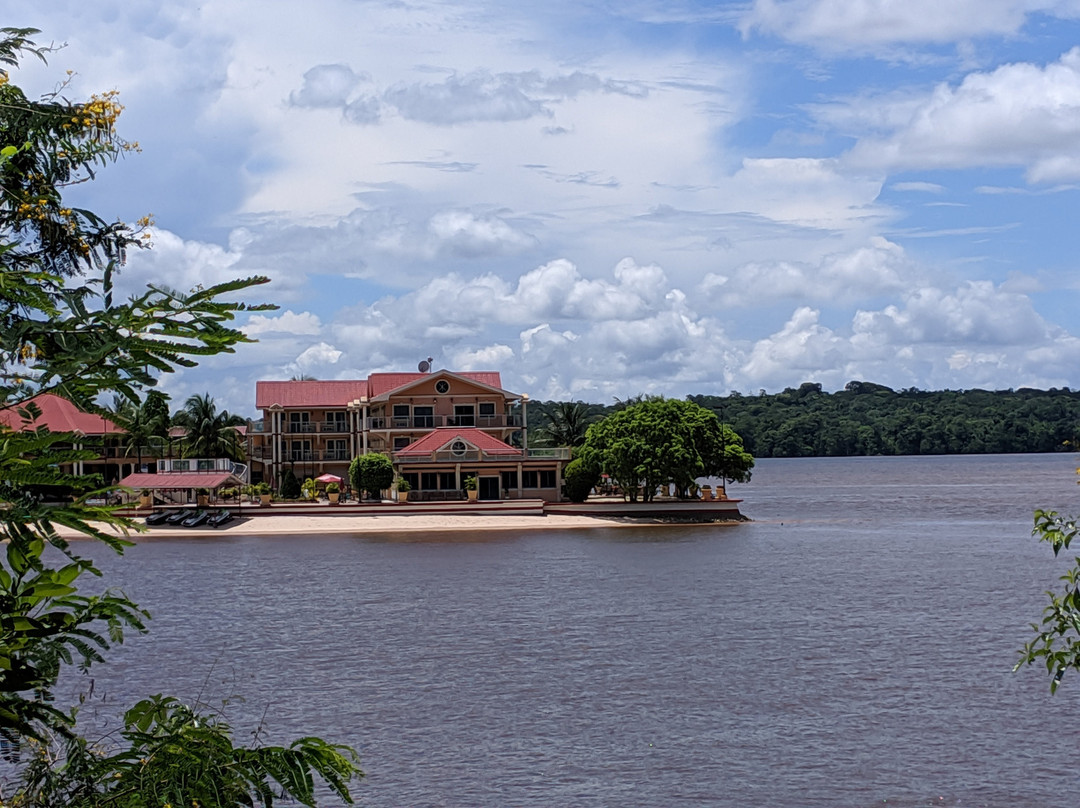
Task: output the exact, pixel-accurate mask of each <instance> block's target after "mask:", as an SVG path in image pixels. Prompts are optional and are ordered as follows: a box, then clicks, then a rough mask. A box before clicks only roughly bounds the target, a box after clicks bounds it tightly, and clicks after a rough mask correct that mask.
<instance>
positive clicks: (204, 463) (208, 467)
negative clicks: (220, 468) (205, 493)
mask: <svg viewBox="0 0 1080 808" xmlns="http://www.w3.org/2000/svg"><path fill="white" fill-rule="evenodd" d="M195 462H196V463H197V464H198V470H199V471H213V470H214V461H213V460H196V461H195Z"/></svg>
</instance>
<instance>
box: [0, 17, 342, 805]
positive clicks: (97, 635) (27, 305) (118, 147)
mask: <svg viewBox="0 0 1080 808" xmlns="http://www.w3.org/2000/svg"><path fill="white" fill-rule="evenodd" d="M35 33H36V31H34V30H32V29H10V28H8V29H0V62H2V63H5V64H7V65H8V66H10V67H12V68H15V67H17V66H18V62H19V58H20V56H21V55H24V54H26V53H30V54H36V55H38V56H44V53H45V52H44V51H43V50H42V49H39V48H36V47H35V46H34V44H33V42H32V41H31V39H30V38H31V37H32V36H33V35H34V34H35ZM119 112H120V106H119V104H118V103H117V102H116V100H115V98H113V97H112V96H111V95H109V96H105V97H99V98H92V99H90V100H89V101H86V102H71V101H68V100H65V99H63V98H62V97H60V95H59V94H55V95H53V96H50V97H47V98H45V99H43V100H40V101H31V100H29V99H28V98H26V96H25V94H24V93H23V92H22V91H21V90H20V89H19V88H18V87H16V86H15V85H14V84H13V83H12V82H11V81H10V79H9V76H8V74H3V76H2V77H0V180H2V182H0V323H2V328H0V409H3V410H7V411H9V412H15V413H17V414H18V417H19V419H20V420H21V422H22V428H21V429H9V428H7V427H2V428H0V542H2V543H3V547H4V552H3V554H2V557H0V737H3V738H4V739H5V740H6V741H8V742H9V748H8V757H9V758H11V757H14V760H13V765H14V766H15V775H16V776H15V777H14V778H10V777H9V778H5V783H4V785H3V786H2V787H3V789H4V793H0V804H4V805H9V806H27V807H28V808H29V806H34V807H35V808H52V807H53V806H56V807H57V808H59V806H72V805H75V806H86V807H87V808H88V807H89V806H91V805H93V806H99V805H106V804H108V805H116V806H124V807H125V808H127V807H128V806H130V808H135V807H136V806H139V808H142V807H143V806H147V805H160V804H162V803H159V802H157V801H156V795H159V794H160V795H174V794H175V795H178V798H177V799H176V800H175V804H177V805H180V804H184V805H191V804H192V800H193V799H196V800H197V799H200V798H203V795H207V796H206V799H205V801H204V802H203V804H204V805H206V806H208V808H209V806H210V805H221V806H224V805H230V806H231V805H235V806H240V805H247V806H253V805H264V806H269V805H270V804H271V803H272V802H273V800H274V798H275V796H276V795H277V794H278V793H283V794H285V795H288V796H289V797H291V798H294V799H296V800H299V801H300V802H302V803H304V804H307V805H311V804H314V802H315V789H314V784H315V783H316V782H319V781H320V780H321V781H323V782H325V783H327V784H329V786H330V787H331V789H332V790H334V791H335V792H336V793H337V795H338V797H339V798H340V799H341V800H342V801H346V802H349V801H351V797H350V796H349V794H348V790H347V786H348V783H349V781H350V780H351V779H352V777H354V776H358V775H359V774H360V772H359V769H358V768H357V765H356V759H355V753H353V752H352V751H351V750H348V749H344V748H341V747H336V746H333V745H330V744H326V743H325V742H323V741H319V740H317V739H305V740H303V741H298V742H297V743H296V744H293V745H291V746H289V747H272V746H270V747H262V746H260V747H256V748H244V747H238V746H236V745H234V743H233V742H232V739H231V737H230V735H229V733H228V728H227V727H224V726H223V725H220V724H217V723H215V721H214V719H213V718H212V717H210V716H207V715H201V714H199V712H197V711H196V710H194V709H192V708H188V707H183V706H182V705H179V704H178V703H176V702H175V701H173V700H170V699H165V698H163V697H155V698H153V699H151V700H149V701H148V702H142V703H140V705H136V707H134V708H132V711H129V713H128V724H127V729H126V730H125V732H124V733H123V735H122V737H121V738H119V739H117V740H116V741H115V742H113V743H112V744H110V745H106V746H101V745H98V744H94V745H91V744H89V743H87V742H86V740H85V739H84V738H82V737H81V736H80V735H79V732H78V725H77V723H76V710H75V709H74V708H71V709H64V708H63V705H61V704H58V703H57V701H56V693H55V688H56V684H57V681H58V679H59V677H60V675H61V674H62V672H63V671H64V670H65V669H66V668H69V667H71V666H75V667H77V668H78V669H79V670H81V671H84V672H85V671H87V670H89V669H90V668H91V667H92V666H93V665H94V664H96V663H98V662H100V661H102V659H103V655H104V654H105V653H106V652H107V651H108V649H109V648H110V647H111V646H112V645H113V644H115V643H118V642H122V641H123V639H124V633H125V630H128V631H131V630H134V631H137V632H138V631H142V630H143V629H144V624H145V620H146V618H147V615H146V613H145V612H143V611H142V610H140V609H139V608H138V607H137V606H136V604H134V603H133V602H131V601H130V600H129V599H128V598H127V597H125V596H124V595H123V594H122V593H118V592H113V591H106V593H104V594H102V595H96V596H87V595H84V594H82V593H81V592H80V591H79V587H80V585H81V583H82V580H81V579H82V577H83V576H86V575H87V574H90V575H95V576H99V575H100V574H101V573H100V572H99V571H98V570H97V569H96V568H95V566H94V564H93V562H91V561H90V560H89V559H86V558H83V557H81V556H80V555H79V554H78V553H77V549H78V546H77V545H75V544H69V543H68V542H67V541H65V540H64V539H63V538H62V537H61V536H60V534H59V532H58V528H59V527H66V528H69V529H72V530H74V531H76V532H78V533H80V534H82V535H84V536H88V537H92V538H96V539H98V540H101V541H103V542H105V543H107V544H108V545H109V546H110V547H112V548H113V549H114V550H116V551H117V552H122V551H123V549H124V548H125V547H126V546H129V542H128V541H127V540H126V539H125V538H124V536H125V535H126V534H127V533H128V532H130V531H132V530H135V529H137V528H136V525H135V524H134V523H133V522H132V521H131V520H129V519H127V518H125V517H122V516H119V515H117V514H116V513H115V512H114V511H113V510H112V509H110V508H107V507H99V506H95V505H91V504H90V501H91V498H93V497H95V495H100V493H101V492H100V491H98V490H97V487H98V482H97V480H96V479H95V478H93V477H87V476H79V475H69V474H64V473H62V472H61V471H60V470H59V469H60V467H61V465H63V464H70V463H74V462H75V461H77V460H90V459H92V456H91V455H90V454H89V453H87V452H82V451H76V450H73V449H71V448H70V447H71V446H72V445H73V438H74V436H72V435H70V434H65V433H51V432H49V431H48V430H47V429H45V428H44V427H41V426H39V425H38V423H37V420H38V419H39V418H40V415H41V412H40V410H38V409H37V408H36V407H35V406H34V404H33V402H31V401H29V399H30V398H32V397H33V396H34V395H35V394H38V393H41V392H45V391H49V392H53V393H56V394H58V395H62V396H64V397H65V398H67V399H69V400H71V401H72V402H73V403H75V404H76V405H78V406H80V407H82V408H83V409H86V410H92V411H97V412H101V408H100V407H98V406H97V404H96V403H95V402H96V401H97V400H98V397H99V396H101V395H102V394H108V393H116V394H118V395H119V396H121V397H122V398H123V399H125V400H127V401H129V402H131V403H132V404H133V405H137V406H140V407H141V406H142V405H143V398H144V394H145V391H146V390H148V389H150V388H152V387H153V386H154V384H155V381H156V377H157V375H159V374H161V373H169V372H172V371H173V370H175V369H176V368H177V367H193V366H195V365H196V364H197V361H198V358H199V357H201V356H209V355H213V354H218V353H222V352H231V351H233V350H234V348H235V346H236V345H237V344H240V343H243V342H247V341H250V340H248V338H247V337H245V336H244V334H243V333H242V332H241V331H240V330H239V329H237V328H235V327H233V324H232V321H233V320H234V319H235V317H236V315H237V314H238V313H239V312H243V311H250V310H259V309H263V308H268V307H264V306H248V305H246V304H244V303H242V302H233V301H231V300H230V297H231V296H233V295H235V294H238V293H247V292H249V291H250V289H251V288H252V287H254V286H257V285H259V284H261V283H265V282H266V279H265V278H259V277H256V278H248V279H244V280H236V281H231V282H228V283H224V284H219V285H215V286H211V287H209V288H205V289H196V290H194V291H192V292H190V293H181V292H176V291H173V290H170V289H166V288H163V287H153V286H151V287H149V288H148V291H146V292H144V293H142V294H139V295H135V296H133V297H131V298H130V299H128V300H126V301H119V300H117V299H116V298H115V296H114V285H113V280H114V276H115V274H116V272H117V271H118V269H119V267H120V264H121V263H122V259H123V256H124V252H125V250H126V249H127V248H128V247H130V246H132V245H134V244H137V243H139V241H140V239H139V238H138V236H139V233H138V230H137V229H135V228H131V227H129V226H128V225H126V224H124V223H123V222H113V223H106V222H104V221H103V220H101V219H100V218H99V217H97V216H96V215H94V214H93V213H91V212H89V211H83V210H77V209H74V208H72V207H70V206H69V205H68V204H67V203H66V201H65V199H64V195H65V193H66V192H67V189H68V188H69V187H70V186H71V185H72V184H77V183H79V182H82V181H84V180H86V179H88V178H90V177H91V176H92V175H93V172H94V171H95V170H96V169H97V168H98V167H100V166H103V165H105V164H107V163H109V162H111V161H113V160H115V159H116V158H117V157H118V156H119V155H120V154H122V153H123V152H124V151H126V150H128V148H129V145H128V144H126V143H125V142H124V141H123V140H122V139H120V138H119V137H118V135H117V134H116V131H115V128H114V124H115V121H116V117H117V115H119ZM39 486H57V487H64V488H67V489H69V490H70V491H72V492H73V493H74V495H75V500H74V501H73V502H70V503H65V504H62V505H58V506H49V507H46V506H44V505H43V504H42V503H41V502H40V501H39V500H38V498H37V497H36V496H35V495H34V491H35V489H36V488H37V487H39ZM13 750H16V751H13ZM145 776H152V777H153V778H154V783H155V784H156V785H154V787H153V788H152V789H151V788H150V787H149V783H148V781H147V780H145V779H143V778H144V777H145ZM144 789H145V791H144ZM214 795H216V798H215V796H214Z"/></svg>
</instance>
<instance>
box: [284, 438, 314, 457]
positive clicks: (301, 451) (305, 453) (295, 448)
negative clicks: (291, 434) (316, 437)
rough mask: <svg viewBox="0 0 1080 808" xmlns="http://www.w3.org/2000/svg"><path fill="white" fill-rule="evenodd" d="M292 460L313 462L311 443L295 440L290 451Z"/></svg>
mask: <svg viewBox="0 0 1080 808" xmlns="http://www.w3.org/2000/svg"><path fill="white" fill-rule="evenodd" d="M289 458H290V459H291V460H311V441H309V440H294V441H293V442H292V446H291V447H290V451H289Z"/></svg>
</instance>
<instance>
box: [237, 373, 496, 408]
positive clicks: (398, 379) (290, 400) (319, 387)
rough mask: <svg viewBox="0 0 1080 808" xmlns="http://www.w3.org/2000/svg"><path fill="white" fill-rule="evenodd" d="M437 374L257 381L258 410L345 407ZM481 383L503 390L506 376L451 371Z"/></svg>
mask: <svg viewBox="0 0 1080 808" xmlns="http://www.w3.org/2000/svg"><path fill="white" fill-rule="evenodd" d="M436 375H438V374H434V373H372V374H371V375H370V376H368V378H367V379H356V380H347V381H326V382H323V381H295V382H291V381H290V382H256V383H255V409H257V410H266V409H269V408H270V407H273V406H275V405H276V406H279V407H284V408H296V407H311V408H312V409H318V408H327V407H344V406H346V405H347V404H348V403H349V402H351V401H355V400H356V399H358V398H361V397H363V396H368V397H370V398H376V397H378V396H384V395H386V394H387V393H391V392H393V391H394V390H398V389H400V388H402V387H407V386H408V385H410V384H415V383H416V382H419V381H422V380H423V379H427V378H432V377H434V376H436ZM450 375H452V376H457V377H459V378H462V379H469V380H470V381H474V382H478V383H479V384H483V385H487V386H488V387H494V388H495V389H497V390H501V389H502V378H501V377H500V375H499V372H498V371H496V370H478V371H467V372H465V373H454V374H450Z"/></svg>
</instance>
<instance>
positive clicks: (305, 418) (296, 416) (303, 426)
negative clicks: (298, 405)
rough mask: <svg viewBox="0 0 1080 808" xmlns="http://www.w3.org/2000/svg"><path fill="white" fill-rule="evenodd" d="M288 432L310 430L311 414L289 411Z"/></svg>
mask: <svg viewBox="0 0 1080 808" xmlns="http://www.w3.org/2000/svg"><path fill="white" fill-rule="evenodd" d="M289 431H290V432H311V431H312V430H311V415H310V413H306V412H290V413H289Z"/></svg>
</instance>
